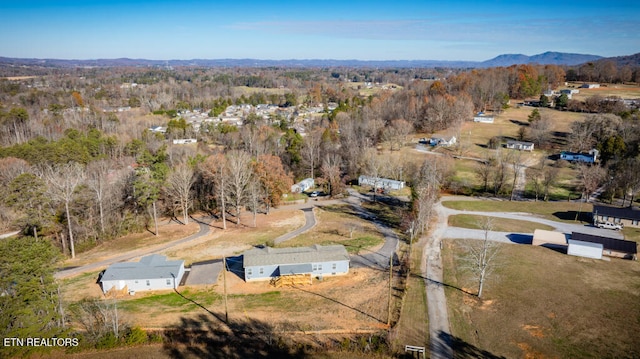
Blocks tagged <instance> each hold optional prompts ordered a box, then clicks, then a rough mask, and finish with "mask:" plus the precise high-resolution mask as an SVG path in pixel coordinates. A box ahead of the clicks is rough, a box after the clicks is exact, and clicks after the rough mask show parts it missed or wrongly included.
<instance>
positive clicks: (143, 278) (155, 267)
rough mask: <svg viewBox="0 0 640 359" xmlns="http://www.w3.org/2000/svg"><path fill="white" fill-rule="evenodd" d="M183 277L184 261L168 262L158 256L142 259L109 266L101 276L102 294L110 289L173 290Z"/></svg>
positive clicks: (165, 258)
mask: <svg viewBox="0 0 640 359" xmlns="http://www.w3.org/2000/svg"><path fill="white" fill-rule="evenodd" d="M183 275H184V261H183V260H176V261H168V260H167V257H165V256H163V255H159V254H152V255H150V256H146V257H142V258H141V259H140V261H139V262H122V263H114V264H112V265H110V266H109V267H108V268H107V269H106V270H105V271H104V273H103V274H102V277H101V278H100V283H101V284H102V292H103V293H107V292H108V291H109V290H111V289H115V290H123V289H124V288H125V287H126V288H127V289H128V290H129V291H143V290H156V289H174V288H176V287H177V286H178V284H179V283H180V280H181V279H182V276H183Z"/></svg>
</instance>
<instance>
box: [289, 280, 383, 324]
mask: <svg viewBox="0 0 640 359" xmlns="http://www.w3.org/2000/svg"><path fill="white" fill-rule="evenodd" d="M293 288H294V289H297V290H299V291H301V292H305V293H309V294H313V295H316V296H318V297H320V298H323V299H326V300H328V301H330V302H333V303H336V304H339V305H341V306H343V307H345V308H349V309H351V310H353V311H355V312H358V313H360V314H362V315H364V316H366V317H369V318H371V319H373V320H375V321H377V322H379V323H382V324H386V322H385V321H383V320H382V319H379V318H376V317H374V316H373V315H371V314H369V313H367V312H364V311H362V310H360V309H358V308H354V307H352V306H350V305H347V304H344V303H342V302H340V301H339V300H336V299H333V298H330V297H327V296H325V295H322V294H320V293H316V292H312V291H310V290H306V289H303V288H301V287H296V286H294V287H293Z"/></svg>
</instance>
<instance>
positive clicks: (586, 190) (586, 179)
mask: <svg viewBox="0 0 640 359" xmlns="http://www.w3.org/2000/svg"><path fill="white" fill-rule="evenodd" d="M605 177H606V171H605V169H604V168H602V167H600V166H598V165H592V166H589V165H586V164H581V165H579V166H578V178H579V179H580V181H581V185H582V190H583V195H584V197H585V202H589V199H590V197H591V194H592V193H593V192H595V191H596V190H597V189H598V187H599V186H600V185H601V184H602V182H603V181H604V179H605Z"/></svg>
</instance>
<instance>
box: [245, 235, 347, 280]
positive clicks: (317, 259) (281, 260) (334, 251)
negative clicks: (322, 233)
mask: <svg viewBox="0 0 640 359" xmlns="http://www.w3.org/2000/svg"><path fill="white" fill-rule="evenodd" d="M242 266H243V267H244V279H245V281H247V282H251V281H258V280H269V279H271V278H276V277H279V276H283V275H292V274H311V275H312V276H317V277H322V276H334V275H341V274H347V273H349V253H347V250H346V249H345V247H344V246H343V245H330V246H321V245H318V244H315V245H313V246H311V247H289V248H271V247H265V248H252V249H249V250H248V251H246V252H244V253H243V255H242Z"/></svg>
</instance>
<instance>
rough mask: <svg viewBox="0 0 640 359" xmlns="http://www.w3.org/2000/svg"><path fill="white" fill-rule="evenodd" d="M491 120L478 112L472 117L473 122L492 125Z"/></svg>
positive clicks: (491, 118) (490, 117)
mask: <svg viewBox="0 0 640 359" xmlns="http://www.w3.org/2000/svg"><path fill="white" fill-rule="evenodd" d="M493 120H494V118H493V116H489V115H485V114H484V112H478V114H477V115H475V116H473V122H480V123H493Z"/></svg>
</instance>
